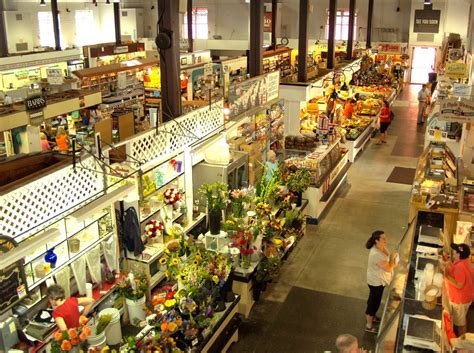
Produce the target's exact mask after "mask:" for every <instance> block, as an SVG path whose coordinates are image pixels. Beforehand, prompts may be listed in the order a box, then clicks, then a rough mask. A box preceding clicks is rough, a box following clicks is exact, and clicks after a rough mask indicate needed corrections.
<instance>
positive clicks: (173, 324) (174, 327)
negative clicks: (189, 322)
mask: <svg viewBox="0 0 474 353" xmlns="http://www.w3.org/2000/svg"><path fill="white" fill-rule="evenodd" d="M177 329H178V326H177V325H176V324H175V323H174V322H170V323H169V324H168V330H169V331H170V332H174V331H176V330H177Z"/></svg>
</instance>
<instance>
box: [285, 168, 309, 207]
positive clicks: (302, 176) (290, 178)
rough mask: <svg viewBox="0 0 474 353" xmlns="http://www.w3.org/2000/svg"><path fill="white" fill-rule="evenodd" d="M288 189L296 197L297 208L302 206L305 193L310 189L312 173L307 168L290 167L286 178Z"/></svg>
mask: <svg viewBox="0 0 474 353" xmlns="http://www.w3.org/2000/svg"><path fill="white" fill-rule="evenodd" d="M284 181H285V184H286V187H287V188H288V190H289V191H291V192H292V193H293V194H294V195H295V197H296V206H298V207H299V206H301V204H302V197H303V192H305V191H306V189H308V188H309V185H310V183H311V172H310V171H309V170H308V169H306V168H300V167H296V166H293V165H292V166H290V167H288V168H287V172H286V174H285V176H284Z"/></svg>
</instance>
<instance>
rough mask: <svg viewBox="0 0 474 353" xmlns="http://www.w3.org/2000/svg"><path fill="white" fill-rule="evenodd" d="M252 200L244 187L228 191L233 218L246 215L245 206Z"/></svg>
mask: <svg viewBox="0 0 474 353" xmlns="http://www.w3.org/2000/svg"><path fill="white" fill-rule="evenodd" d="M250 201H252V197H251V196H250V195H249V192H248V190H246V189H235V190H233V191H232V192H231V193H230V205H231V209H232V216H233V217H235V218H243V217H245V215H246V208H247V205H248V203H250Z"/></svg>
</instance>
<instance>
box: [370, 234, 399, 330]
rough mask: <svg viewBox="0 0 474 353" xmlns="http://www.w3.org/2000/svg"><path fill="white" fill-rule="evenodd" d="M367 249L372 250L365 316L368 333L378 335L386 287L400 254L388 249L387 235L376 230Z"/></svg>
mask: <svg viewBox="0 0 474 353" xmlns="http://www.w3.org/2000/svg"><path fill="white" fill-rule="evenodd" d="M365 247H366V248H367V249H369V250H370V252H369V260H368V264H367V284H368V286H369V299H367V309H366V310H365V315H366V319H367V325H366V327H365V330H366V331H367V332H372V333H377V329H376V328H375V326H374V323H375V322H376V321H380V319H379V318H378V317H377V316H376V313H377V311H378V310H379V307H380V303H381V301H382V295H383V290H384V287H385V286H386V285H388V284H390V282H391V280H392V271H393V269H394V267H395V266H396V264H397V263H398V254H397V253H396V252H392V253H390V252H389V251H388V249H387V235H386V234H385V232H384V231H383V230H376V231H375V232H373V233H372V235H371V236H370V238H369V239H368V240H367V243H366V244H365Z"/></svg>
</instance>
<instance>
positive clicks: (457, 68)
mask: <svg viewBox="0 0 474 353" xmlns="http://www.w3.org/2000/svg"><path fill="white" fill-rule="evenodd" d="M444 74H445V75H446V76H448V77H449V78H452V79H458V78H467V65H466V64H465V63H463V62H457V63H447V64H446V65H445V67H444Z"/></svg>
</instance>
